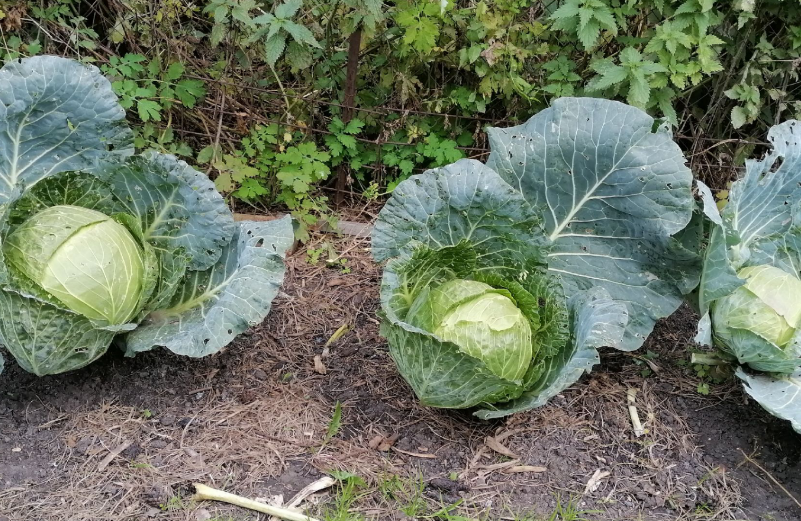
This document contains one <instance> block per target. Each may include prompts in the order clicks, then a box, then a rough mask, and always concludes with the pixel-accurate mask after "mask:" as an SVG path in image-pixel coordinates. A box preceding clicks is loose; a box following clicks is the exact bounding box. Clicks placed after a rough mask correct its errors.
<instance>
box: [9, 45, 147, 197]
mask: <svg viewBox="0 0 801 521" xmlns="http://www.w3.org/2000/svg"><path fill="white" fill-rule="evenodd" d="M110 152H113V153H114V154H122V155H126V154H130V153H132V152H133V147H132V133H131V131H130V129H129V128H128V127H127V125H126V123H125V111H124V110H123V108H122V107H121V106H120V105H119V103H118V101H117V96H116V95H115V94H114V92H113V91H112V90H111V84H110V83H109V81H108V80H107V79H106V78H104V77H103V75H102V74H101V73H100V71H99V70H98V69H97V68H96V67H94V66H91V65H84V64H81V63H79V62H76V61H73V60H69V59H66V58H59V57H56V56H37V57H33V58H26V59H23V60H10V61H8V62H6V64H5V65H4V66H3V68H2V69H0V204H4V203H7V202H9V201H11V200H13V199H15V198H16V196H17V195H18V193H19V192H20V191H21V190H22V189H24V187H27V186H31V185H33V184H34V183H36V182H38V181H40V180H41V179H44V178H45V177H48V176H50V175H53V174H56V173H59V172H64V171H68V170H84V169H87V168H90V167H91V166H93V165H94V164H95V162H96V161H97V160H98V159H100V158H101V157H108V155H109V153H110Z"/></svg>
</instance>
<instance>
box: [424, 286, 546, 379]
mask: <svg viewBox="0 0 801 521" xmlns="http://www.w3.org/2000/svg"><path fill="white" fill-rule="evenodd" d="M423 315H425V316H423ZM410 316H411V318H410V320H412V321H414V322H418V323H420V324H421V325H422V326H423V327H425V328H426V329H428V330H429V331H431V332H432V333H434V334H435V335H437V336H438V337H439V338H441V339H442V340H445V341H448V342H453V343H454V344H456V345H457V346H458V347H459V349H460V350H461V351H462V352H463V353H465V354H467V355H470V356H472V357H473V358H477V359H478V360H481V361H482V362H484V364H485V365H486V366H487V368H488V369H489V370H490V371H491V372H492V373H493V374H495V375H497V376H499V377H501V378H504V379H506V380H509V381H512V382H519V381H520V380H522V378H523V376H525V374H526V371H527V370H528V366H529V364H530V363H531V359H532V356H533V350H532V343H531V340H532V339H531V326H530V324H529V321H528V319H527V318H526V316H525V315H524V314H523V312H522V311H521V310H520V309H519V308H518V307H517V303H516V302H515V301H514V299H513V298H512V295H511V294H510V293H509V292H508V291H506V290H503V289H496V288H493V287H492V286H490V285H489V284H485V283H483V282H478V281H474V280H463V279H453V280H450V281H448V282H446V283H444V284H442V285H440V286H438V287H437V288H436V289H434V290H433V291H430V292H424V293H422V294H421V295H420V296H419V297H418V298H417V301H416V302H415V304H413V305H412V310H411V311H410Z"/></svg>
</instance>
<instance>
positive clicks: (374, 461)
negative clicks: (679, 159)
mask: <svg viewBox="0 0 801 521" xmlns="http://www.w3.org/2000/svg"><path fill="white" fill-rule="evenodd" d="M322 240H328V241H331V240H332V239H331V237H330V236H328V237H323V236H318V237H315V241H316V242H313V243H312V244H311V246H310V247H319V242H320V241H322ZM368 246H369V242H368V241H367V240H365V239H355V238H342V239H335V240H334V247H335V248H336V250H337V251H338V252H339V254H340V255H341V256H342V257H343V258H347V259H348V267H349V270H350V272H349V273H344V272H343V270H342V268H341V267H340V268H331V267H328V266H327V265H325V263H324V262H321V263H319V264H318V265H311V264H309V263H308V262H307V257H306V252H305V250H303V249H301V250H299V251H297V252H295V253H294V254H292V256H290V258H289V259H288V267H289V268H288V271H287V278H286V283H285V286H284V289H283V292H282V293H281V294H280V295H279V297H278V298H277V299H276V301H275V303H274V309H273V311H272V313H271V314H270V316H269V317H268V319H267V320H266V321H265V322H264V323H263V324H262V325H260V326H259V327H256V328H254V329H253V330H251V331H250V332H248V333H247V334H245V335H242V336H241V337H240V338H239V339H237V341H236V342H235V343H234V344H233V345H231V346H230V347H229V348H228V349H226V350H225V351H223V352H222V353H219V354H217V355H215V356H212V357H209V358H206V359H201V360H190V359H185V358H180V357H177V356H174V355H171V354H170V353H168V352H167V351H164V350H160V351H155V352H151V353H146V354H144V355H140V356H137V357H136V358H133V359H126V358H124V357H122V356H121V355H120V354H119V352H117V351H115V350H113V349H112V350H111V351H110V352H109V354H108V355H106V356H105V357H103V358H102V359H101V360H99V361H98V362H96V363H94V364H93V365H91V366H89V367H87V368H85V369H83V370H80V371H75V372H72V373H69V374H64V375H58V376H51V377H44V378H37V377H35V376H33V375H29V374H27V373H25V372H23V371H22V370H20V369H19V368H18V367H17V366H16V365H15V364H14V362H13V361H10V363H9V364H8V367H7V369H6V372H5V373H4V374H2V375H1V376H0V521H17V520H37V521H38V520H42V521H51V520H53V521H55V520H59V521H61V520H70V521H83V520H87V521H88V520H123V519H126V520H129V519H135V520H140V519H141V520H144V519H167V520H192V521H195V520H208V519H217V520H219V521H222V520H229V521H230V520H245V519H265V517H264V516H263V515H262V516H261V517H257V515H256V514H255V513H251V512H248V511H245V510H242V509H237V508H234V507H228V506H225V505H222V504H216V503H209V502H203V503H196V502H194V501H192V500H191V494H192V487H191V483H193V482H202V483H205V484H208V485H211V486H214V487H216V488H221V489H225V490H227V491H229V492H233V493H237V494H241V495H244V496H247V497H251V498H263V499H264V500H266V501H273V502H275V501H276V498H275V496H282V497H283V500H284V501H288V500H289V499H290V498H291V497H292V496H293V495H294V494H295V493H297V492H298V491H299V490H300V489H302V488H303V487H305V486H306V485H308V484H309V483H311V482H313V481H315V480H317V479H319V478H320V477H321V476H324V475H325V474H327V473H331V472H332V471H347V472H350V473H352V474H355V475H357V476H359V477H360V478H361V479H362V480H363V481H364V483H363V484H361V485H360V486H359V487H357V490H358V493H357V494H356V497H352V496H348V494H347V492H343V490H342V488H341V487H338V486H335V487H333V488H330V489H328V490H326V491H324V492H323V493H321V494H317V495H315V496H312V497H311V498H309V499H308V500H306V502H304V504H303V506H305V507H306V508H307V509H308V510H309V512H310V513H312V514H314V515H316V516H317V517H319V518H321V519H327V520H336V521H346V520H349V519H353V520H360V519H371V520H373V519H375V520H394V519H397V520H401V519H407V520H408V519H448V518H447V517H446V516H445V514H443V513H442V512H449V515H450V516H451V517H450V519H458V518H456V517H454V516H455V515H457V514H459V515H462V516H465V517H464V518H462V519H465V518H467V519H509V520H515V519H518V520H523V519H527V520H534V519H540V518H543V519H581V518H584V519H593V520H596V519H597V520H627V519H631V520H635V519H638V520H650V519H654V520H662V519H664V520H668V519H670V520H673V519H687V520H690V519H693V520H694V519H730V520H734V519H737V520H743V519H748V520H766V521H767V520H785V521H790V520H797V519H801V506H800V505H799V503H798V502H797V501H796V499H794V498H801V468H799V459H800V457H801V436H799V435H797V434H796V433H794V432H793V431H792V429H791V428H790V427H789V425H788V424H786V423H785V422H782V421H779V420H777V419H775V418H773V417H771V416H770V415H768V414H767V413H765V412H764V411H763V410H762V409H760V408H759V406H758V405H756V404H755V403H753V402H750V401H749V400H748V399H747V398H746V397H745V396H744V394H743V392H742V391H741V389H740V387H739V384H737V383H736V382H734V381H731V380H729V381H725V382H723V383H720V384H712V385H710V392H709V394H708V395H702V394H699V392H698V390H697V387H698V384H699V382H700V381H699V378H698V377H697V376H696V375H695V374H694V372H693V371H692V370H690V369H688V368H687V367H686V364H684V361H686V360H687V359H688V357H689V354H688V351H687V350H688V349H689V348H691V347H692V345H691V338H692V335H693V331H694V329H695V317H694V316H693V315H692V313H691V312H690V311H688V310H686V309H681V310H679V311H678V312H677V313H676V314H675V315H674V316H673V317H671V318H670V319H667V320H665V321H663V322H662V323H660V324H659V325H658V327H657V328H656V330H655V331H654V333H653V335H652V336H651V338H650V340H649V341H648V344H647V345H646V346H645V348H644V349H643V350H642V351H641V352H637V353H628V354H627V353H618V352H614V351H612V350H607V351H606V352H604V353H603V354H602V359H603V362H602V364H601V365H600V366H599V367H597V368H596V370H595V371H594V372H593V373H592V374H591V375H590V376H588V377H585V378H583V379H582V380H581V381H580V382H579V383H578V384H576V385H575V386H573V388H571V389H569V390H568V391H566V392H564V393H562V394H561V395H560V396H558V397H557V398H555V399H554V400H552V401H551V403H550V404H549V405H548V406H546V407H544V408H541V409H538V410H535V411H530V412H527V413H522V414H517V415H514V416H512V417H510V418H507V419H505V420H499V421H494V422H482V421H479V420H477V419H475V418H473V417H471V416H470V415H469V413H467V412H463V411H443V410H435V409H428V408H425V407H422V406H420V405H419V404H418V403H417V401H416V400H415V397H414V396H413V394H412V393H411V391H410V389H409V388H408V387H407V386H406V384H405V383H404V382H403V380H402V379H401V378H400V377H399V376H398V375H397V373H396V371H395V369H394V366H393V364H392V361H391V359H390V357H389V355H388V353H387V349H386V344H385V342H384V341H383V340H382V339H381V337H380V336H379V334H378V321H377V318H376V313H375V312H376V310H377V309H378V308H379V302H378V285H379V282H380V269H379V267H378V266H376V265H375V264H374V263H372V261H370V259H369V255H368V251H367V248H368ZM344 271H347V270H344ZM343 325H346V326H348V328H349V329H348V332H347V333H346V334H345V335H344V336H342V337H341V338H340V339H339V340H337V341H336V342H333V343H332V344H331V345H329V346H328V348H326V342H327V341H328V339H329V338H330V337H331V336H332V335H333V334H334V332H335V331H337V329H339V328H340V327H341V326H343ZM649 351H650V353H651V354H648V353H649ZM315 357H317V361H316V362H315ZM630 390H635V391H636V398H635V401H636V409H637V412H638V415H639V417H640V419H641V421H642V424H643V427H644V428H645V430H646V433H645V434H644V435H642V436H636V435H635V433H634V429H633V426H632V419H631V416H630V411H629V408H628V403H627V393H629V391H630ZM337 402H339V403H340V404H341V410H342V415H341V425H337V422H333V424H332V417H333V416H334V411H335V409H336V403H337ZM329 435H330V436H329ZM337 475H338V476H339V477H342V475H341V474H337ZM449 505H455V506H454V507H453V508H452V509H451V508H450V507H449ZM560 508H561V509H562V514H561V517H553V518H549V517H548V516H550V515H552V514H553V513H554V512H555V511H558V510H559V509H560ZM443 509H444V510H443ZM570 509H574V510H577V511H583V513H579V514H577V515H575V516H574V517H570V515H571V512H569V510H570ZM346 511H347V512H349V514H346V513H343V512H346ZM438 511H439V512H440V514H439V517H436V515H435V514H436V513H437V512H438ZM337 516H339V517H337ZM524 516H529V517H524Z"/></svg>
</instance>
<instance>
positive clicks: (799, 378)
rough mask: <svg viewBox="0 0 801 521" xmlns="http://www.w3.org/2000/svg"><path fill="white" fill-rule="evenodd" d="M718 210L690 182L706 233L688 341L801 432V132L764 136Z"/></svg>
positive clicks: (793, 128)
mask: <svg viewBox="0 0 801 521" xmlns="http://www.w3.org/2000/svg"><path fill="white" fill-rule="evenodd" d="M768 139H769V140H770V142H771V143H772V145H773V149H772V150H771V152H770V153H769V154H767V155H766V157H765V158H764V159H763V160H749V161H747V162H746V172H745V175H744V176H743V178H742V179H739V180H738V181H736V182H734V183H733V184H732V187H731V190H730V191H729V196H728V200H727V201H726V204H725V206H723V208H722V210H719V208H718V206H717V205H716V202H715V200H714V197H713V195H712V192H711V190H710V189H709V188H708V187H707V186H706V185H704V184H703V183H701V182H698V191H699V193H700V195H701V202H702V207H703V213H704V215H705V223H706V233H705V235H706V236H707V240H706V244H705V247H706V249H705V253H704V262H703V270H702V275H701V279H700V285H699V287H698V290H697V291H696V293H695V294H694V299H693V302H694V303H695V304H696V305H697V307H698V309H699V311H700V313H701V315H702V318H701V321H700V324H699V330H698V335H697V337H696V341H697V342H698V343H700V344H702V345H713V346H715V347H717V348H718V349H719V350H720V352H721V357H722V358H723V359H724V360H725V359H728V360H730V361H731V362H733V363H734V364H736V365H738V366H739V367H737V369H736V372H735V374H736V375H737V376H738V377H739V378H740V379H742V380H743V383H744V386H745V390H746V392H747V393H748V394H749V395H751V396H752V397H753V398H754V399H755V400H756V401H757V402H759V403H760V405H762V407H764V408H765V409H766V410H768V411H769V412H771V413H772V414H774V415H775V416H778V417H779V418H784V419H787V420H789V421H791V422H792V426H793V428H794V429H795V430H796V431H798V432H801V330H799V327H801V213H800V210H801V124H800V123H799V122H798V121H788V122H785V123H782V124H780V125H777V126H775V127H773V128H771V129H770V131H769V132H768Z"/></svg>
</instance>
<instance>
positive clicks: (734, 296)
mask: <svg viewBox="0 0 801 521" xmlns="http://www.w3.org/2000/svg"><path fill="white" fill-rule="evenodd" d="M737 275H738V276H739V277H740V278H741V279H743V280H744V281H745V284H743V285H742V286H740V287H738V288H737V289H735V290H734V291H733V292H731V293H730V294H728V295H726V296H725V297H723V298H720V299H718V300H716V301H714V302H713V303H712V306H711V311H712V323H713V324H714V335H715V340H716V341H717V343H718V345H720V346H721V347H722V348H723V349H725V350H726V351H727V352H729V353H730V354H732V355H734V356H736V357H737V358H738V360H739V361H740V362H741V363H746V364H748V365H750V366H751V367H753V368H755V369H758V370H762V371H771V372H791V371H792V370H793V369H794V368H795V367H796V366H798V364H799V360H798V357H799V355H801V346H799V344H800V343H801V339H799V338H798V337H797V330H798V327H799V325H801V280H799V279H798V278H797V277H796V276H794V275H792V274H790V273H787V272H786V271H784V270H782V269H780V268H777V267H774V266H770V265H760V266H749V267H746V268H742V269H741V270H740V271H738V272H737Z"/></svg>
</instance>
